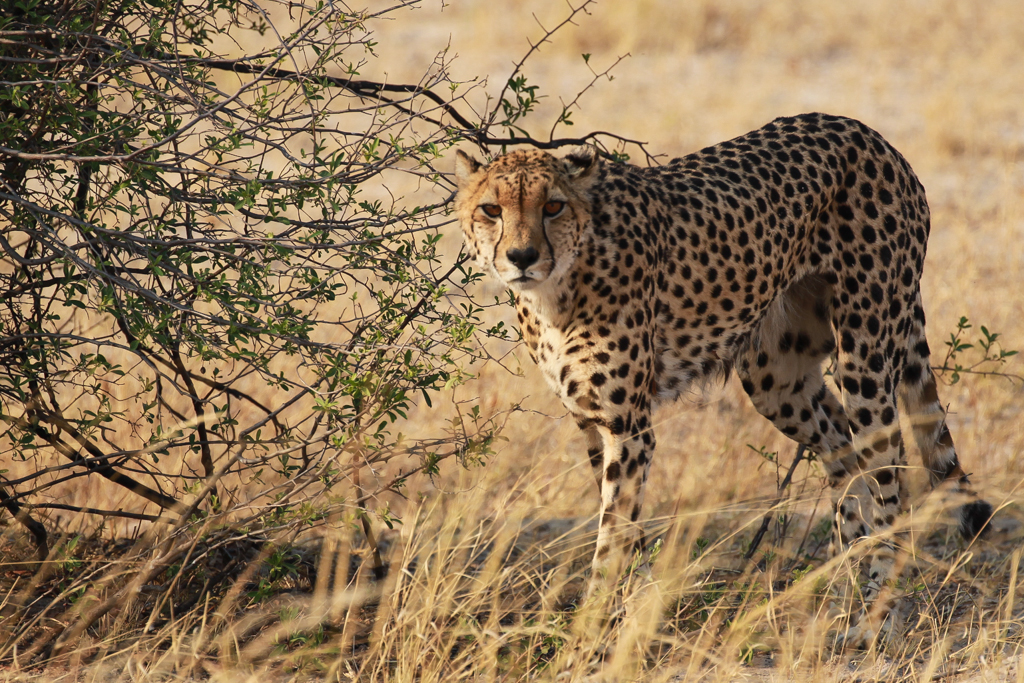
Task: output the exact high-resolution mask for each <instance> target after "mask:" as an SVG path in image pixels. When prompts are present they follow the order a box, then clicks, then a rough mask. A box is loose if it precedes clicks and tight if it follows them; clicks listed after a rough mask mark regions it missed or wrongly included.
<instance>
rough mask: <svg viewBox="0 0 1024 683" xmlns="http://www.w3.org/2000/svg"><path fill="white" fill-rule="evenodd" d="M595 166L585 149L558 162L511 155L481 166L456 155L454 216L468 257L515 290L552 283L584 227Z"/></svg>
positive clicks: (572, 255) (532, 153)
mask: <svg viewBox="0 0 1024 683" xmlns="http://www.w3.org/2000/svg"><path fill="white" fill-rule="evenodd" d="M599 166H600V162H599V161H598V159H597V155H596V154H595V153H594V150H593V149H592V148H588V147H581V148H578V149H577V150H575V151H574V152H572V153H571V154H569V155H568V156H566V157H565V158H563V159H557V158H555V157H553V156H551V155H550V154H547V153H546V152H541V151H538V150H516V151H514V152H510V153H508V154H506V155H504V156H502V157H499V158H497V159H495V160H494V161H492V162H491V163H490V164H487V165H484V164H481V163H480V162H479V161H477V160H475V159H473V158H472V157H471V156H469V155H468V154H465V153H463V152H461V151H460V152H457V153H456V158H455V178H456V180H457V182H458V185H459V192H458V195H457V196H456V199H455V210H456V213H457V215H458V217H459V221H460V223H461V224H462V231H463V233H464V234H465V238H466V250H467V251H468V252H469V255H470V257H472V258H475V259H476V261H477V264H478V265H479V266H480V268H481V269H483V270H487V271H490V272H491V273H492V274H493V275H495V276H496V277H497V278H498V279H499V280H501V281H502V282H503V283H505V284H506V285H508V286H509V287H510V288H512V289H513V290H514V291H517V292H519V291H527V290H531V289H535V288H537V287H539V286H541V285H542V284H543V283H545V282H548V281H553V282H558V281H559V280H560V278H561V276H563V275H564V274H565V273H566V272H568V270H569V269H570V268H571V267H572V264H573V262H574V261H575V259H576V256H577V255H578V254H579V250H580V245H581V242H582V239H583V236H584V234H585V232H586V230H587V229H588V228H589V225H590V198H589V194H588V191H589V189H590V186H591V184H592V183H593V181H594V179H595V178H596V177H597V170H598V167H599Z"/></svg>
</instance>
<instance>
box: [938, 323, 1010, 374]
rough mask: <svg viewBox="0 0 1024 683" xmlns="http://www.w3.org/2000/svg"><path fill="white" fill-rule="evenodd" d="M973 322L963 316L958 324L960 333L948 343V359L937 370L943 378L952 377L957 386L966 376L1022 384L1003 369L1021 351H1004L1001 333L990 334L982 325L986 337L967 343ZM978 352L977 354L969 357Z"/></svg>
mask: <svg viewBox="0 0 1024 683" xmlns="http://www.w3.org/2000/svg"><path fill="white" fill-rule="evenodd" d="M972 328H973V325H971V322H970V320H968V318H967V317H966V316H962V317H961V318H960V320H958V321H957V324H956V331H955V332H950V334H949V339H947V340H946V342H945V345H946V357H945V358H943V359H942V365H939V366H938V367H935V368H933V369H934V371H935V372H936V373H938V374H939V376H942V377H944V376H946V375H947V374H948V375H949V380H948V381H949V384H951V385H952V384H956V383H957V382H959V381H960V377H961V376H962V375H965V374H966V375H982V376H990V377H1005V378H1007V379H1009V380H1020V381H1021V382H1022V383H1024V378H1022V377H1020V376H1019V375H1014V374H1010V373H1007V372H1004V371H1003V370H1002V368H1003V367H1004V366H1005V365H1006V362H1007V359H1009V358H1011V357H1013V356H1016V355H1017V351H1015V350H1009V349H1005V348H1003V345H1002V342H1001V341H999V337H1000V336H1001V334H1000V333H999V332H990V331H989V330H988V328H987V327H985V326H984V325H982V326H981V327H980V328H979V329H980V330H981V334H982V336H981V337H979V338H978V340H977V342H976V343H973V344H972V343H970V342H968V341H967V335H968V330H970V329H972ZM972 350H974V353H973V354H972V353H969V352H970V351H972Z"/></svg>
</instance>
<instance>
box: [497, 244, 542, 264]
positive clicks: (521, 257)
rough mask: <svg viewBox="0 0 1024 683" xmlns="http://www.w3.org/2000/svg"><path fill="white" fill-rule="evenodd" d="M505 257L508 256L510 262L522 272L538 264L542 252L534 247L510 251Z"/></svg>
mask: <svg viewBox="0 0 1024 683" xmlns="http://www.w3.org/2000/svg"><path fill="white" fill-rule="evenodd" d="M505 256H507V257H508V260H509V261H511V262H512V263H513V264H514V265H515V266H517V267H518V268H519V269H520V270H526V269H527V268H529V267H530V266H532V265H533V264H534V263H536V262H537V258H538V257H539V256H540V252H538V251H537V250H536V249H534V248H533V247H527V248H526V249H509V250H508V251H507V252H505Z"/></svg>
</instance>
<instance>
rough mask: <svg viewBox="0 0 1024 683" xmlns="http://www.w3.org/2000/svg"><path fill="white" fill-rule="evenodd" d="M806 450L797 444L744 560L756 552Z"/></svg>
mask: <svg viewBox="0 0 1024 683" xmlns="http://www.w3.org/2000/svg"><path fill="white" fill-rule="evenodd" d="M806 450H807V448H806V447H805V446H804V445H803V444H800V445H799V446H797V448H796V457H795V458H793V464H791V465H790V466H789V471H788V472H786V477H785V478H784V479H783V480H782V483H781V484H779V493H778V495H777V496H776V497H775V502H774V503H772V505H771V507H770V508H769V509H768V512H766V513H765V515H764V519H762V520H761V528H760V529H758V530H757V533H756V534H754V540H752V541H751V542H750V548H748V549H747V552H746V553H744V555H743V559H744V560H746V561H748V562H749V561H750V558H752V557H753V556H754V553H756V552H757V549H758V547H759V546H760V545H761V541H762V540H763V539H764V535H765V533H766V532H767V531H768V527H769V526H770V525H771V523H772V517H773V516H774V515H775V508H777V507H778V506H779V504H780V503H781V502H782V494H783V493H785V491H786V489H787V488H789V483H790V482H791V481H792V480H793V472H795V471H796V466H797V465H799V464H800V461H801V460H803V458H804V452H805V451H806Z"/></svg>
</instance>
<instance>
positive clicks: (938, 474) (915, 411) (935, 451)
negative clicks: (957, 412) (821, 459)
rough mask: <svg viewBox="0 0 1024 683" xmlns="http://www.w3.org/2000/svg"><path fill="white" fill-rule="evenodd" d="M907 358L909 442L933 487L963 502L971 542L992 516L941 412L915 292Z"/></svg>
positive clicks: (964, 530) (904, 404) (904, 406)
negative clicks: (913, 445)
mask: <svg viewBox="0 0 1024 683" xmlns="http://www.w3.org/2000/svg"><path fill="white" fill-rule="evenodd" d="M912 310H913V317H912V323H911V330H910V338H909V340H908V343H907V361H906V363H905V365H904V366H903V374H902V378H901V381H900V385H899V399H900V410H901V411H903V413H904V414H905V415H907V416H908V417H909V420H910V423H911V425H912V431H913V434H914V442H915V443H916V444H917V447H918V450H919V451H920V452H921V456H922V459H923V461H924V466H925V469H927V470H928V474H929V479H930V480H931V485H932V488H942V489H943V490H946V491H948V492H949V493H951V494H952V495H953V496H955V497H956V498H958V499H960V501H961V502H962V503H963V504H962V505H960V507H959V509H958V510H957V521H958V526H959V529H960V533H961V534H962V535H963V537H964V538H965V539H966V540H968V541H970V540H972V539H974V538H975V537H976V536H979V535H982V534H984V532H985V530H986V529H987V528H988V524H989V520H990V519H991V518H992V506H991V505H989V504H988V503H987V502H986V501H984V500H980V499H979V498H978V495H977V494H976V493H975V492H974V490H973V489H972V488H971V485H970V481H969V479H968V476H967V474H966V473H965V472H964V470H963V468H962V467H961V466H960V461H959V458H957V454H956V449H955V448H954V447H953V437H952V436H951V435H950V433H949V427H948V426H947V425H946V412H945V410H943V408H942V404H941V403H940V401H939V395H938V391H937V389H936V383H935V375H934V374H933V373H932V369H931V365H930V363H929V356H930V350H929V348H928V342H927V341H926V339H925V316H924V307H923V306H922V305H921V295H920V292H918V293H917V294H916V296H915V297H914V304H913V309H912Z"/></svg>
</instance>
